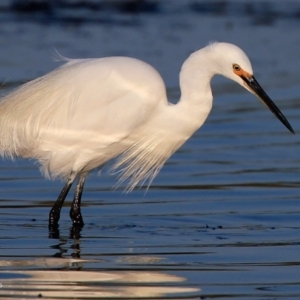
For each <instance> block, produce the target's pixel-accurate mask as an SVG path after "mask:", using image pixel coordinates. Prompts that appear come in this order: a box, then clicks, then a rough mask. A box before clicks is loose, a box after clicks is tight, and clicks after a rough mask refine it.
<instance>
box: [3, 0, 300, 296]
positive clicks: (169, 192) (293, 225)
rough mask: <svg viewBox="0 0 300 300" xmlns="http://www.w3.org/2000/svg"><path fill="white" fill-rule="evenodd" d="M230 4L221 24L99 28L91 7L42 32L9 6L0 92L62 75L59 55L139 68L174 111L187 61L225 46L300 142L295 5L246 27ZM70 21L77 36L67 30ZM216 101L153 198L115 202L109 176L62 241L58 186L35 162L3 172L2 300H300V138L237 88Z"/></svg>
mask: <svg viewBox="0 0 300 300" xmlns="http://www.w3.org/2000/svg"><path fill="white" fill-rule="evenodd" d="M16 2H17V1H16ZM171 2H172V1H170V3H171ZM254 2H255V1H254ZM189 3H192V1H191V2H189ZM226 3H228V6H227V8H226V9H223V10H222V11H221V12H220V11H219V12H218V13H216V11H215V10H214V8H212V6H208V8H209V9H208V8H207V6H204V8H205V9H204V8H203V7H201V6H197V5H196V6H193V9H191V6H184V7H181V6H180V5H178V6H176V5H175V4H176V1H173V6H172V7H171V6H167V5H164V6H162V7H161V6H158V7H156V8H155V9H154V8H153V7H152V8H151V7H150V8H142V9H140V10H141V11H139V12H138V13H132V12H131V13H128V12H124V11H121V12H120V11H119V8H118V9H117V11H115V10H114V9H110V10H109V12H107V11H106V14H104V15H105V16H106V18H107V19H109V20H110V22H104V21H103V20H102V19H101V20H102V21H101V20H100V19H97V18H96V17H97V16H98V15H97V13H96V10H95V11H94V15H93V17H94V19H93V20H94V21H93V22H91V21H89V14H88V13H87V10H85V9H86V7H85V8H80V9H78V10H71V9H70V10H60V9H58V8H57V9H56V10H54V13H52V15H51V16H52V17H51V18H52V19H51V20H49V19H47V22H42V21H41V20H45V19H44V17H45V15H43V14H40V13H35V14H34V16H35V17H34V18H30V14H31V12H29V13H24V12H22V11H20V9H19V11H18V10H16V9H15V8H14V7H10V6H8V8H7V7H6V8H5V9H6V11H5V12H6V14H5V16H6V18H5V19H4V21H3V23H2V24H1V28H0V43H1V47H0V79H1V81H2V82H3V84H2V90H1V92H2V93H5V92H7V91H8V90H9V89H11V88H12V87H14V86H18V85H19V84H20V83H22V82H25V81H28V80H31V79H33V78H35V77H37V76H39V75H42V74H44V73H46V72H48V71H50V70H52V69H53V68H55V67H56V66H58V65H60V64H61V63H60V62H54V61H53V60H52V59H51V55H53V54H55V50H54V49H56V50H57V51H58V52H60V53H61V54H62V55H66V56H70V57H100V56H106V55H129V56H134V57H138V58H140V59H143V60H145V61H147V62H149V63H151V64H152V65H154V66H155V67H156V68H157V69H158V70H159V72H160V73H161V74H162V76H163V77H164V79H165V81H166V83H167V89H168V94H169V97H170V101H172V102H176V101H177V99H178V97H179V95H180V92H179V89H178V83H177V80H178V79H177V78H178V75H177V74H178V72H179V69H180V66H181V64H182V62H183V61H184V59H185V58H186V57H187V56H188V54H189V53H190V52H191V51H193V50H195V49H197V48H200V47H202V46H204V45H205V44H207V43H208V42H209V41H211V40H223V41H228V42H233V43H235V44H237V45H239V46H241V47H242V48H243V49H244V50H245V51H246V52H247V53H248V54H249V56H250V58H251V60H252V61H253V67H254V69H255V76H256V78H257V79H258V81H259V82H260V83H261V85H262V86H263V87H264V88H265V90H266V91H267V92H268V94H269V95H270V96H271V98H272V99H273V100H274V102H276V104H277V105H278V106H279V107H280V109H281V110H282V111H283V112H284V114H285V116H286V117H287V118H288V120H289V121H290V123H291V124H292V126H293V128H294V129H295V131H296V133H297V132H300V123H299V117H298V116H299V114H300V109H299V98H300V85H299V82H300V81H299V79H300V72H299V70H300V68H299V62H300V55H299V51H298V49H299V47H300V39H299V37H298V36H299V29H300V23H299V21H298V17H297V14H296V13H294V12H296V11H297V9H298V6H297V4H295V3H294V2H293V3H294V4H293V5H294V6H293V7H294V12H293V11H290V10H289V9H286V10H281V11H282V13H276V12H278V7H277V6H276V5H274V6H270V7H269V8H268V7H267V8H266V7H264V8H262V7H260V6H259V5H258V4H257V2H255V3H256V6H255V7H256V11H252V13H249V11H247V10H242V11H243V13H242V14H241V15H238V14H236V13H235V10H233V7H234V4H233V3H235V1H232V2H230V1H227V2H226ZM240 3H243V4H240V5H242V7H247V5H249V3H248V2H247V1H241V2H240ZM247 3H248V4H247ZM270 3H272V2H270ZM274 3H275V4H276V3H277V2H276V1H275V2H274ZM243 5H245V6H243ZM257 5H258V6H257ZM66 9H69V8H66ZM149 9H150V10H151V13H150V12H149V11H147V10H149ZM215 9H216V8H215ZM203 10H204V11H203ZM206 10H207V11H206ZM211 10H212V11H211ZM270 10H271V11H272V12H273V14H272V18H271V19H270V20H269V22H262V19H261V16H263V15H264V14H265V15H267V16H270V14H269V13H268V12H269V11H270ZM257 11H258V12H257ZM8 12H9V14H7V13H8ZM259 12H260V13H261V14H259ZM283 12H284V13H283ZM68 13H70V14H71V13H72V14H73V15H76V14H79V15H80V16H81V22H80V23H78V22H77V23H76V24H74V22H73V21H72V22H70V21H68V22H65V21H64V22H62V21H61V19H59V16H60V17H61V18H62V19H63V20H64V18H65V17H64V16H66V15H68ZM263 13H264V14H263ZM44 14H45V11H44ZM82 16H84V18H83V17H82ZM95 18H96V19H95ZM213 90H214V96H215V102H214V107H213V110H212V113H211V115H210V116H209V118H208V120H207V122H206V123H205V125H204V126H203V127H202V128H201V130H199V131H198V132H196V133H195V135H194V136H193V137H192V138H191V139H190V140H189V141H188V142H187V143H186V144H185V145H184V146H183V147H182V148H181V149H180V150H179V151H178V152H177V153H176V154H175V155H173V156H172V157H171V158H170V160H169V161H168V162H167V163H166V165H165V167H164V168H163V169H162V171H161V172H160V174H159V175H158V176H157V178H156V179H155V180H154V182H153V184H152V186H151V187H150V188H149V189H148V190H147V189H146V187H142V188H141V189H137V190H134V191H133V192H131V193H127V194H126V193H124V186H121V187H120V188H119V189H117V190H114V189H112V188H113V186H114V185H115V183H116V180H117V179H116V178H115V177H113V176H109V175H108V174H107V173H106V171H107V169H108V167H107V168H106V169H105V170H104V171H103V172H102V173H101V174H100V175H99V174H97V172H96V171H95V172H93V173H91V174H90V176H89V177H88V180H87V183H86V188H85V191H84V195H83V203H82V212H83V217H84V221H85V226H84V228H83V229H82V231H81V232H74V231H72V229H71V222H70V220H69V216H68V214H69V207H70V201H71V194H72V193H70V197H69V198H68V201H67V203H66V204H65V207H64V208H63V210H62V214H61V220H60V227H59V230H58V231H57V232H50V233H49V231H48V223H47V221H48V213H49V210H50V207H51V205H52V204H53V202H54V201H55V199H56V197H57V196H58V193H59V192H60V189H61V188H62V186H63V183H62V182H60V181H47V180H46V179H44V178H43V177H42V176H41V175H40V173H39V171H38V168H37V166H36V165H35V164H34V162H33V161H26V160H21V159H16V160H15V161H13V162H11V161H10V160H2V161H1V164H0V192H1V196H0V207H1V210H0V298H1V299H10V298H17V299H25V298H26V299H28V298H29V299H37V298H39V297H42V298H43V299H57V298H63V299H72V298H76V299H100V298H101V299H108V298H123V299H133V298H144V299H150V298H151V299H173V300H175V299H182V298H184V299H190V300H195V299H212V298H214V299H222V300H223V299H233V298H234V299H299V297H300V275H299V263H300V254H299V253H300V251H299V250H300V248H299V243H300V240H299V231H300V203H299V187H298V186H299V182H300V174H299V165H300V159H299V151H298V150H299V149H298V148H299V144H300V138H299V134H296V135H292V134H290V133H289V132H288V131H287V130H286V128H284V127H283V126H282V124H281V123H280V122H279V121H278V120H277V119H276V118H275V117H274V116H273V115H272V114H271V113H270V112H269V111H268V110H267V109H266V108H265V107H264V106H263V105H261V103H260V102H259V100H257V99H256V98H255V97H254V96H253V95H251V94H249V93H248V92H247V91H245V90H244V89H242V88H240V87H238V86H236V85H235V84H234V83H231V82H229V81H228V80H225V79H222V78H215V79H214V80H213ZM71 192H72V191H71Z"/></svg>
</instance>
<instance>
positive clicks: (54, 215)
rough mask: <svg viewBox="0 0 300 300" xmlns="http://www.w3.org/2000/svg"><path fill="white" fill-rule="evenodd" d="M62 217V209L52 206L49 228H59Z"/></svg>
mask: <svg viewBox="0 0 300 300" xmlns="http://www.w3.org/2000/svg"><path fill="white" fill-rule="evenodd" d="M59 218H60V210H56V209H55V208H52V209H51V210H50V213H49V230H51V229H54V230H56V229H57V228H58V221H59Z"/></svg>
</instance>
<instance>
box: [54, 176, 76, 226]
mask: <svg viewBox="0 0 300 300" xmlns="http://www.w3.org/2000/svg"><path fill="white" fill-rule="evenodd" d="M76 176H77V174H76V173H75V172H71V174H70V177H69V179H68V181H67V183H66V184H65V186H64V187H63V189H62V190H61V192H60V194H59V196H58V198H57V200H56V201H55V203H54V205H53V207H52V209H51V210H50V213H49V228H50V229H51V228H55V227H57V225H58V221H59V217H60V210H61V208H62V206H63V204H64V201H65V199H66V197H67V195H68V192H69V190H70V188H71V186H72V183H73V182H74V180H75V178H76Z"/></svg>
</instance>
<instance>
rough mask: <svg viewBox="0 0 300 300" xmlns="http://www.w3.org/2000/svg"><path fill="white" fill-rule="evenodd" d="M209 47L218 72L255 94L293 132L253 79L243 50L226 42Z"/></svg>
mask: <svg viewBox="0 0 300 300" xmlns="http://www.w3.org/2000/svg"><path fill="white" fill-rule="evenodd" d="M211 49H212V52H213V54H214V58H215V61H216V64H217V65H218V73H219V74H221V75H223V76H225V77H227V78H229V79H232V80H233V81H236V82H237V83H239V84H240V85H241V86H243V87H244V88H246V89H247V90H248V91H250V92H251V93H253V94H255V95H256V96H257V97H258V98H259V99H260V100H261V101H262V102H263V103H264V104H265V105H266V106H267V107H268V108H269V109H270V110H271V111H272V112H273V113H274V115H275V116H276V117H277V118H278V119H279V120H280V121H281V122H282V124H283V125H284V126H285V127H286V128H287V129H288V130H289V131H290V132H292V133H295V132H294V130H293V128H292V126H291V125H290V123H289V122H288V120H287V119H286V118H285V116H284V115H283V114H282V112H281V111H280V110H279V108H278V107H277V106H276V105H275V103H274V102H273V101H272V100H271V99H270V97H269V96H268V95H267V94H266V93H265V91H264V90H263V88H262V87H261V86H260V85H259V83H258V82H257V80H256V79H255V77H254V75H253V70H252V66H251V62H250V60H249V58H248V57H247V55H246V54H245V52H244V51H243V50H241V49H240V48H239V47H237V46H235V45H232V44H228V43H214V44H212V45H211Z"/></svg>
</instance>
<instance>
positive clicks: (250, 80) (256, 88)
mask: <svg viewBox="0 0 300 300" xmlns="http://www.w3.org/2000/svg"><path fill="white" fill-rule="evenodd" d="M241 78H242V79H243V80H244V82H245V83H246V85H247V86H248V87H249V88H250V90H251V91H252V92H253V93H254V94H255V95H256V96H257V97H258V98H259V99H260V100H261V101H262V102H263V103H264V104H265V105H266V106H267V107H268V108H269V109H270V111H271V112H272V113H273V114H274V115H275V116H276V117H277V118H278V119H279V120H280V122H281V123H282V124H283V125H284V126H285V127H286V128H287V129H288V130H289V131H290V132H291V133H295V131H294V129H293V128H292V126H291V124H290V123H289V121H288V120H287V119H286V117H285V116H284V115H283V113H282V112H281V111H280V109H279V108H278V107H277V106H276V105H275V103H274V102H273V101H272V100H271V99H270V97H269V96H268V95H267V94H266V93H265V91H264V90H263V88H262V87H261V86H260V85H259V83H258V82H257V81H256V79H255V77H254V76H249V77H246V76H243V75H242V76H241Z"/></svg>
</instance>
